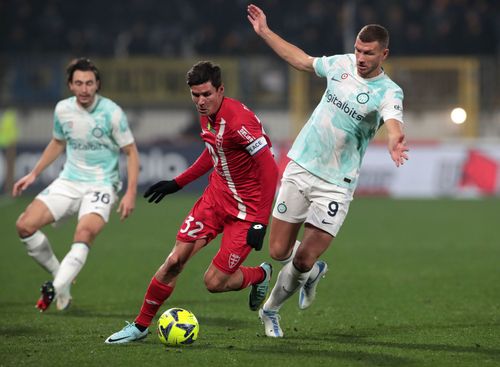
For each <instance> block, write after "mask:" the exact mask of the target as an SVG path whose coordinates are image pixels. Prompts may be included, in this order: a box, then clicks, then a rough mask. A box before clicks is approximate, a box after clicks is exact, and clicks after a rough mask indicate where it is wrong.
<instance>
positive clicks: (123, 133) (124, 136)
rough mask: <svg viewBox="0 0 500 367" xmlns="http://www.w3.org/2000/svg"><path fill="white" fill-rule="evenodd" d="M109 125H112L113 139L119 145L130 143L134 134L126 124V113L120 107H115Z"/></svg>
mask: <svg viewBox="0 0 500 367" xmlns="http://www.w3.org/2000/svg"><path fill="white" fill-rule="evenodd" d="M111 125H112V126H113V139H114V140H115V141H116V143H117V144H118V145H119V146H120V148H121V147H124V146H126V145H129V144H132V143H133V142H134V136H133V135H132V131H130V128H129V126H128V120H127V115H126V114H125V112H123V110H122V109H121V108H120V107H117V108H116V109H115V111H113V113H112V115H111Z"/></svg>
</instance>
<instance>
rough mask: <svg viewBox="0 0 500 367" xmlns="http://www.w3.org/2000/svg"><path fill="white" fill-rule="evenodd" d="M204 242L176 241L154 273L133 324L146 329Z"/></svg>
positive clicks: (203, 240)
mask: <svg viewBox="0 0 500 367" xmlns="http://www.w3.org/2000/svg"><path fill="white" fill-rule="evenodd" d="M206 243H207V242H206V240H205V239H201V240H197V241H195V242H182V241H179V240H177V241H176V243H175V246H174V248H173V249H172V251H171V252H170V254H169V255H168V256H167V258H166V259H165V262H164V263H163V264H162V265H161V266H160V267H159V269H158V270H157V271H156V273H155V275H154V276H153V279H152V280H151V283H150V284H149V286H148V289H147V291H146V295H145V296H144V302H143V304H142V307H141V310H140V312H139V315H138V316H137V318H136V319H135V323H136V324H137V325H139V326H140V327H143V328H147V327H148V326H149V325H150V324H151V321H152V320H153V318H154V317H155V315H156V313H157V312H158V309H159V308H160V307H161V305H162V304H163V303H164V302H165V301H166V299H167V298H168V297H170V295H171V294H172V292H173V290H174V288H175V283H176V281H177V277H178V276H179V274H180V273H181V272H182V270H183V269H184V266H185V265H186V263H187V262H188V260H189V259H190V258H191V257H193V256H194V255H195V254H196V253H197V252H198V251H199V250H201V249H202V248H203V246H205V245H206Z"/></svg>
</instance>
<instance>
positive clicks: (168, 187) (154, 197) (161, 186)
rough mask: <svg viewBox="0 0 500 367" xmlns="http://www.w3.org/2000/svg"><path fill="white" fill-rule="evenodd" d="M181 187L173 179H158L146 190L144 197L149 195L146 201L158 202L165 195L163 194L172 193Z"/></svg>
mask: <svg viewBox="0 0 500 367" xmlns="http://www.w3.org/2000/svg"><path fill="white" fill-rule="evenodd" d="M181 188H182V187H180V186H179V184H178V183H177V182H175V180H168V181H159V182H157V183H155V184H154V185H152V186H150V187H149V189H147V190H146V192H145V193H144V197H145V198H148V197H149V200H148V202H150V203H152V202H153V201H154V202H155V203H156V204H158V203H159V202H160V201H161V200H162V199H163V198H164V197H165V195H168V194H173V193H174V192H177V191H179V190H180V189H181Z"/></svg>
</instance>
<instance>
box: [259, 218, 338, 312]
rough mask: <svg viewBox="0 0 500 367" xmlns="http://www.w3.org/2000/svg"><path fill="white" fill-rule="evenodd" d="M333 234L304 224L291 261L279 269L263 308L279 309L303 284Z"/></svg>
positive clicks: (328, 244)
mask: <svg viewBox="0 0 500 367" xmlns="http://www.w3.org/2000/svg"><path fill="white" fill-rule="evenodd" d="M332 239H333V236H332V235H331V234H329V233H326V232H324V231H322V230H320V229H318V228H316V227H314V226H312V225H310V224H306V226H305V229H304V237H303V240H302V243H301V244H300V246H299V248H298V250H297V253H296V255H295V257H294V259H293V261H292V262H290V263H288V264H287V265H285V266H284V267H283V269H281V271H280V273H279V274H278V279H277V281H276V285H275V286H274V288H273V290H272V292H271V296H270V297H269V299H268V300H267V302H266V303H265V304H264V310H268V311H269V310H271V311H279V309H280V308H281V307H282V306H283V304H284V302H285V301H286V300H287V299H288V298H289V297H291V296H292V294H294V293H295V292H296V291H297V290H298V289H299V288H300V287H302V286H303V285H304V283H305V282H306V281H307V279H308V277H309V271H310V270H311V268H312V267H313V266H314V264H315V263H316V260H317V259H318V258H319V256H320V255H321V254H322V253H323V252H325V251H326V249H327V248H328V246H330V243H331V241H332Z"/></svg>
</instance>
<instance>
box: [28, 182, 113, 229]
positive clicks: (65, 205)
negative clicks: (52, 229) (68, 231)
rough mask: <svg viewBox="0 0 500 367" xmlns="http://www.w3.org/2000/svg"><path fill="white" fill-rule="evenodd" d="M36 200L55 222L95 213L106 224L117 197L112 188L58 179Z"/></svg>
mask: <svg viewBox="0 0 500 367" xmlns="http://www.w3.org/2000/svg"><path fill="white" fill-rule="evenodd" d="M36 198H37V199H38V200H41V201H43V202H44V203H45V205H47V207H48V208H49V210H50V212H51V213H52V216H53V217H54V219H55V221H56V222H59V221H60V220H62V219H64V218H67V217H69V216H72V215H74V214H75V213H78V219H80V218H81V217H82V216H84V215H85V214H89V213H96V214H99V215H100V216H101V217H102V218H103V219H104V221H105V222H108V220H109V214H110V212H111V208H112V207H113V205H114V203H115V202H116V200H117V199H118V196H117V195H116V192H115V191H114V189H113V187H112V186H96V185H94V184H92V183H87V182H77V181H69V180H64V179H61V178H58V179H56V180H55V181H54V182H52V183H51V184H50V185H49V186H48V187H47V188H46V189H45V190H43V191H42V192H41V193H40V194H38V195H37V197H36Z"/></svg>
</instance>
